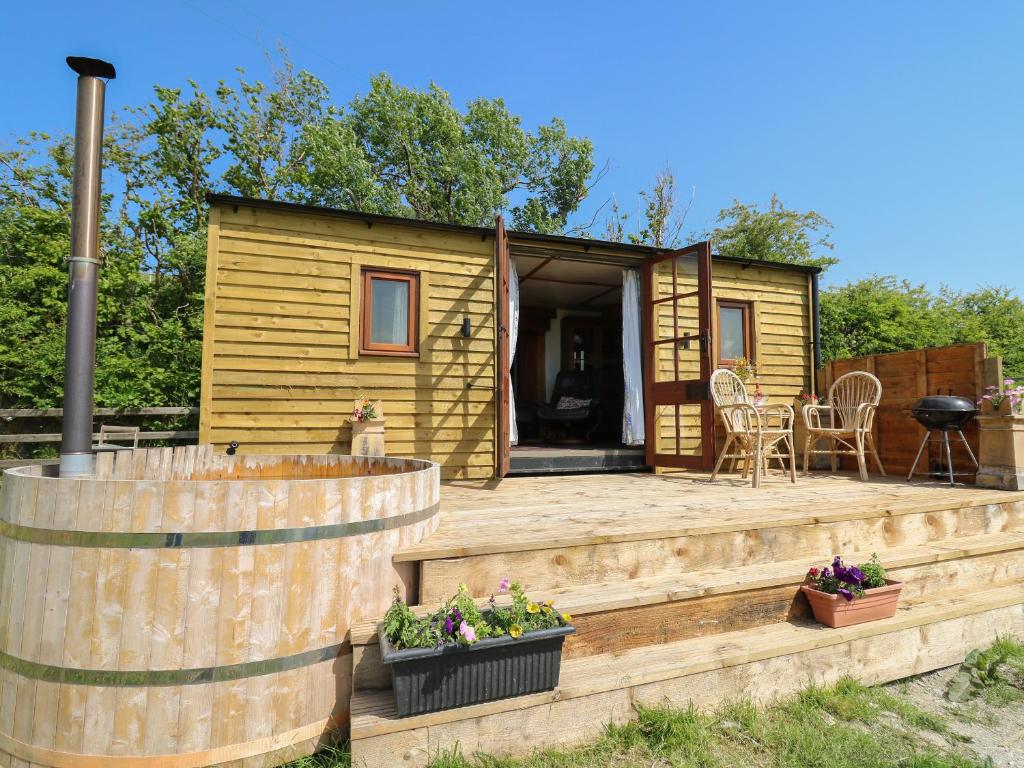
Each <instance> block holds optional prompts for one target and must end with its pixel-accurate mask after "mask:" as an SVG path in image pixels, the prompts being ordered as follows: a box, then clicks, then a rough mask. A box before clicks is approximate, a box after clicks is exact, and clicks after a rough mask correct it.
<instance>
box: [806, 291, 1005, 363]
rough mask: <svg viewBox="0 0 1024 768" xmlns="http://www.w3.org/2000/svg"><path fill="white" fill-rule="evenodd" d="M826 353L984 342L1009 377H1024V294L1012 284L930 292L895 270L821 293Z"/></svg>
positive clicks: (864, 352) (855, 354)
mask: <svg viewBox="0 0 1024 768" xmlns="http://www.w3.org/2000/svg"><path fill="white" fill-rule="evenodd" d="M821 337H822V338H821V341H822V357H823V358H824V359H825V360H836V359H841V358H846V357H860V356H861V355H873V354H878V353H882V352H900V351H904V350H910V349H921V348H923V347H939V346H944V345H946V344H960V343H971V342H979V341H983V342H986V343H987V344H988V347H989V354H992V355H1001V356H1002V357H1003V368H1004V371H1005V372H1006V375H1007V376H1011V377H1018V378H1019V377H1024V301H1021V299H1020V298H1019V297H1017V296H1015V295H1013V293H1012V291H1011V290H1010V289H1009V288H1006V287H983V288H978V289H977V290H974V291H968V292H958V291H952V290H950V289H948V288H943V289H942V290H940V291H939V292H938V293H932V292H931V291H929V290H928V289H927V288H926V287H925V286H923V285H911V284H910V283H908V282H907V281H905V280H899V279H897V278H895V277H892V276H885V277H877V276H875V277H869V278H866V279H863V280H858V281H856V282H851V283H847V284H846V285H841V286H835V287H832V288H828V289H826V290H824V291H822V293H821Z"/></svg>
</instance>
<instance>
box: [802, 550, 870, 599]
mask: <svg viewBox="0 0 1024 768" xmlns="http://www.w3.org/2000/svg"><path fill="white" fill-rule="evenodd" d="M807 581H808V583H809V584H813V585H814V586H815V588H816V589H817V590H818V591H819V592H824V593H825V594H828V595H840V596H841V597H843V598H845V599H846V600H847V602H849V601H850V600H853V598H855V597H864V590H866V589H873V588H875V587H884V586H885V584H886V581H885V569H884V568H883V567H882V564H881V563H880V562H879V561H878V555H877V554H872V555H871V559H870V560H868V562H866V563H863V564H862V565H861V566H860V567H859V568H858V567H857V566H855V565H849V566H847V565H843V558H842V557H840V556H839V555H836V557H835V559H834V560H833V561H832V567H831V568H829V567H828V566H825V567H824V568H811V569H810V570H809V571H808V572H807Z"/></svg>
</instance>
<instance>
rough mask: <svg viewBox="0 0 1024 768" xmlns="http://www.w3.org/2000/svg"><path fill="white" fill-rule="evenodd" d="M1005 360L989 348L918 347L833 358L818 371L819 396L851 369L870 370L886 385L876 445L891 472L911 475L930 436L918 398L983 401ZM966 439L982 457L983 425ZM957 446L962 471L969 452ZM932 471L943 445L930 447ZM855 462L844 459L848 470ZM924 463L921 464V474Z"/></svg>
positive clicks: (956, 458)
mask: <svg viewBox="0 0 1024 768" xmlns="http://www.w3.org/2000/svg"><path fill="white" fill-rule="evenodd" d="M1000 368H1001V362H1000V359H999V358H995V357H994V358H990V357H988V352H987V349H986V346H985V344H983V343H979V344H954V345H953V346H949V347H933V348H931V349H916V350H912V351H910V352H889V353H887V354H884V355H868V356H867V357H854V358H849V359H846V360H833V361H831V362H829V363H826V364H825V366H824V367H823V368H822V369H821V370H819V371H818V392H819V394H821V395H823V396H824V395H827V394H828V388H829V387H830V386H831V385H832V382H833V381H835V380H836V379H838V378H839V377H840V376H842V375H843V374H844V373H849V372H850V371H869V372H871V373H873V374H874V375H875V376H877V377H878V378H879V380H880V381H881V382H882V402H881V404H880V406H879V409H878V416H877V417H876V419H875V427H874V432H875V441H876V443H877V444H878V451H879V453H880V454H881V457H882V463H883V464H884V465H885V471H886V472H888V473H889V474H895V475H898V474H900V473H901V472H902V473H903V474H904V475H906V473H907V472H909V471H910V466H911V465H912V464H913V463H914V456H915V455H917V449H918V447H919V446H920V444H921V440H922V439H923V437H924V433H925V429H924V427H922V426H920V425H919V424H918V423H917V422H916V421H915V420H914V417H913V415H911V413H910V409H911V407H912V406H913V405H914V403H915V402H916V401H917V399H918V398H921V397H924V396H925V395H934V394H941V395H946V394H950V392H952V394H954V395H962V396H964V397H969V398H971V399H972V400H977V399H978V398H979V397H981V394H982V390H983V389H984V388H985V387H986V386H988V385H990V384H997V383H998V381H999V379H1000V373H999V371H1000ZM964 435H965V436H966V437H967V441H968V442H969V443H970V445H971V450H973V451H974V453H975V455H977V453H978V427H977V424H976V423H975V422H973V421H972V422H971V423H970V424H968V425H967V427H966V428H965V429H964ZM959 442H960V441H959V440H955V442H954V443H953V446H954V447H953V451H954V452H953V462H954V464H955V465H957V466H958V467H959V468H961V469H966V467H967V466H968V465H969V464H970V459H968V458H967V455H966V451H964V449H963V446H962V445H959ZM929 450H930V460H929V467H932V468H934V467H935V466H936V465H937V462H938V459H939V454H938V445H937V444H933V445H932V446H930V448H929ZM855 466H856V462H855V460H854V459H852V458H844V459H843V467H844V468H853V467H855ZM923 468H924V463H923V459H922V463H921V464H919V465H918V471H921V470H922V469H923Z"/></svg>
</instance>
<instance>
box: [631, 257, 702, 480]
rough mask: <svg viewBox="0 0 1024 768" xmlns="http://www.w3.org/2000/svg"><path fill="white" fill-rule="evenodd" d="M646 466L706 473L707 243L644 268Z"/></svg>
mask: <svg viewBox="0 0 1024 768" xmlns="http://www.w3.org/2000/svg"><path fill="white" fill-rule="evenodd" d="M644 287H645V296H644V303H645V321H646V324H647V330H648V333H647V334H646V340H647V344H646V346H647V356H646V363H647V368H646V371H645V383H646V389H647V392H646V397H645V401H646V409H647V414H646V415H647V436H648V437H647V461H648V463H649V464H650V465H651V466H665V467H686V468H694V469H710V468H711V467H712V466H713V461H714V422H713V419H714V408H713V406H712V404H711V400H710V391H709V382H710V379H711V348H712V345H711V245H710V243H707V242H704V243H698V244H696V245H693V246H690V247H688V248H683V249H681V250H678V251H672V252H670V253H666V254H663V255H660V256H656V257H654V258H653V259H652V260H651V262H650V263H649V264H648V265H647V268H646V270H645V286H644Z"/></svg>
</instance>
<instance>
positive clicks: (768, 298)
mask: <svg viewBox="0 0 1024 768" xmlns="http://www.w3.org/2000/svg"><path fill="white" fill-rule="evenodd" d="M694 270H695V266H694V268H693V269H690V270H689V271H687V270H686V269H685V268H684V266H682V265H681V266H680V269H679V274H678V275H677V283H678V287H679V291H680V292H685V291H694V290H696V288H697V276H696V272H695V271H694ZM711 276H712V277H711V291H712V305H713V306H712V313H711V319H712V337H713V339H715V340H717V339H718V328H717V323H718V311H717V301H718V300H719V299H722V300H733V301H745V302H750V303H751V306H752V310H753V316H752V320H751V325H752V329H753V357H754V359H755V360H756V361H757V363H758V366H759V368H760V370H761V390H762V392H764V393H765V394H766V395H767V396H768V398H769V400H770V401H771V402H775V403H787V404H788V403H790V402H791V401H792V400H793V398H794V397H796V396H797V395H798V394H800V392H802V391H806V390H807V388H808V386H810V375H811V368H812V364H813V363H812V356H813V355H812V350H811V344H810V342H811V292H810V284H809V281H808V275H807V273H806V272H803V271H797V270H787V269H778V268H775V267H758V266H754V265H751V266H745V265H743V264H738V263H735V262H729V261H722V260H714V261H713V263H712V266H711ZM654 284H655V291H656V297H657V298H660V297H665V296H669V295H671V293H672V265H671V262H670V261H664V262H661V264H659V265H658V266H657V267H656V272H655V279H654ZM657 313H658V314H657V318H656V322H655V325H656V328H657V332H658V335H659V336H660V337H661V338H665V337H669V336H672V335H674V334H673V326H672V307H671V303H665V304H660V305H658V308H657ZM678 323H679V333H680V334H682V333H695V332H696V331H697V299H696V297H694V298H692V299H684V300H681V301H680V311H679V320H678ZM717 363H718V347H717V341H716V342H715V349H714V352H713V359H712V368H714V367H715V366H717ZM699 370H700V369H699V358H698V353H697V344H696V343H693V344H692V347H691V350H690V351H689V352H684V353H683V354H682V356H681V358H680V374H681V376H682V377H683V378H688V377H692V378H697V377H698V376H699ZM656 375H657V380H658V381H665V380H668V379H672V378H674V370H673V359H672V350H671V345H668V344H664V345H661V346H660V348H659V350H658V365H657V370H656ZM680 416H681V426H682V428H683V429H682V445H681V447H682V451H681V452H682V453H684V454H690V455H699V453H700V409H699V407H698V406H684V407H683V408H682V409H681V414H680ZM716 418H717V416H716ZM657 425H658V428H657V431H656V438H657V440H658V450H659V451H662V452H667V453H674V452H675V450H676V448H675V436H676V432H675V414H674V413H673V409H672V407H670V406H663V407H661V408H659V412H658V414H657ZM716 426H717V425H716Z"/></svg>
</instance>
